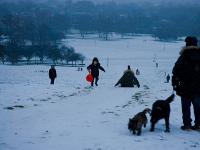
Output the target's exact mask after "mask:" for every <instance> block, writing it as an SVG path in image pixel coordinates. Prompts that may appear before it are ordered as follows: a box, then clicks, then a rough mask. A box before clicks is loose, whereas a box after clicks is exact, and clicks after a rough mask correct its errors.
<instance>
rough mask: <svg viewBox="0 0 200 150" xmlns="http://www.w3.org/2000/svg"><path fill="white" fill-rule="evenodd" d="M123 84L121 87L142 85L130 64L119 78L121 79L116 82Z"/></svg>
mask: <svg viewBox="0 0 200 150" xmlns="http://www.w3.org/2000/svg"><path fill="white" fill-rule="evenodd" d="M119 84H120V85H121V87H134V85H137V87H138V88H139V87H140V84H139V81H138V80H137V78H136V77H135V74H134V72H133V71H132V70H131V67H130V66H128V69H127V70H126V71H125V72H124V74H123V76H122V77H121V78H120V79H119V81H118V82H117V83H116V84H115V86H118V85H119Z"/></svg>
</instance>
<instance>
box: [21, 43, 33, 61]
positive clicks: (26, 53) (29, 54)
mask: <svg viewBox="0 0 200 150" xmlns="http://www.w3.org/2000/svg"><path fill="white" fill-rule="evenodd" d="M34 54H35V51H34V47H33V46H32V45H29V46H24V47H23V52H22V56H23V57H24V58H26V61H27V64H29V63H30V60H31V59H32V58H33V56H34Z"/></svg>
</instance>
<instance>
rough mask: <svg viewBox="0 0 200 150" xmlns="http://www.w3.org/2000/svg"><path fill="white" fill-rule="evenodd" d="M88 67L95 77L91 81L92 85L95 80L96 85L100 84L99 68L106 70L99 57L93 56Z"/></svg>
mask: <svg viewBox="0 0 200 150" xmlns="http://www.w3.org/2000/svg"><path fill="white" fill-rule="evenodd" d="M87 69H88V71H89V72H90V73H91V75H92V77H93V81H92V82H91V86H94V82H95V85H96V86H98V80H99V70H101V71H103V72H105V69H104V68H103V67H102V66H101V64H100V63H99V60H98V58H97V57H94V58H93V60H92V64H91V65H89V66H88V67H87Z"/></svg>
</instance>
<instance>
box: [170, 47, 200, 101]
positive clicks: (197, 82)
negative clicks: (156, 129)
mask: <svg viewBox="0 0 200 150" xmlns="http://www.w3.org/2000/svg"><path fill="white" fill-rule="evenodd" d="M172 73H173V76H172V86H173V88H174V90H175V91H176V92H177V95H179V96H187V97H191V96H194V95H196V94H198V93H200V48H197V47H194V46H193V47H186V48H184V49H183V50H182V51H181V56H180V57H179V58H178V60H177V62H176V63H175V66H174V68H173V71H172Z"/></svg>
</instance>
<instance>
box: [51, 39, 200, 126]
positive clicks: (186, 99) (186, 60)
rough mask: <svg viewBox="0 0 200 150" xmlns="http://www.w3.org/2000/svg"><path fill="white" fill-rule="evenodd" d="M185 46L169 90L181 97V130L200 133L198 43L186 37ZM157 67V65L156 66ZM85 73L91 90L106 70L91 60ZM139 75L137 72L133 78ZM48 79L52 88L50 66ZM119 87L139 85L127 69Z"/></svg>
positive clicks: (52, 80) (53, 76) (52, 74)
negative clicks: (193, 119)
mask: <svg viewBox="0 0 200 150" xmlns="http://www.w3.org/2000/svg"><path fill="white" fill-rule="evenodd" d="M185 42H186V46H185V47H184V48H183V49H182V50H181V51H180V57H179V58H178V60H177V62H176V63H175V66H174V68H173V71H172V86H173V90H174V91H176V94H177V95H178V96H180V97H181V104H182V119H183V126H181V129H182V130H190V129H193V130H200V47H198V40H197V38H196V37H193V36H188V37H186V39H185ZM156 67H158V64H156ZM87 69H88V71H89V72H90V73H91V75H92V76H93V79H94V80H93V81H92V82H91V86H94V84H95V85H96V86H98V80H99V70H101V71H104V72H105V69H104V68H103V67H102V66H101V64H100V63H99V60H98V58H96V57H95V58H94V59H93V61H92V64H90V65H89V66H88V67H87ZM139 74H140V72H139V70H138V69H137V70H136V75H139ZM49 77H50V79H51V84H54V80H55V78H56V77H57V74H56V70H55V67H54V66H51V69H50V70H49ZM166 79H167V83H168V82H169V81H170V75H169V74H168V75H167V77H166ZM118 85H121V87H134V85H136V86H137V87H138V88H139V87H140V84H139V82H138V80H137V78H136V76H135V74H134V72H133V71H132V70H131V67H130V66H128V69H127V70H126V71H125V72H124V74H123V76H122V77H121V78H120V79H119V81H118V82H117V83H116V84H115V86H118ZM191 104H192V105H193V108H194V117H195V121H194V123H195V124H194V125H193V126H192V119H191V110H190V107H191Z"/></svg>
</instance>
